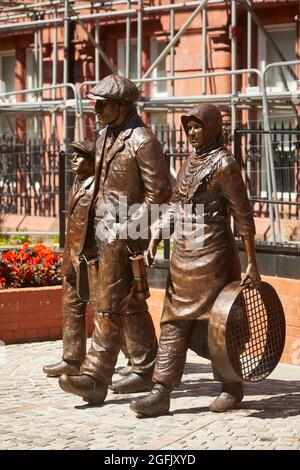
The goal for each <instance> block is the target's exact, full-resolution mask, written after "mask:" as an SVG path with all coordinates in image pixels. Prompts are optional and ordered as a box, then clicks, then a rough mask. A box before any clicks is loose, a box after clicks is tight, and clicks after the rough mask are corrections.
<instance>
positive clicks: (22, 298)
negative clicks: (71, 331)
mask: <svg viewBox="0 0 300 470" xmlns="http://www.w3.org/2000/svg"><path fill="white" fill-rule="evenodd" d="M263 279H264V280H265V281H266V282H269V283H270V284H271V285H272V286H273V287H274V288H275V289H276V291H277V292H278V295H279V296H280V298H281V301H282V303H283V307H284V311H285V314H286V322H287V340H286V346H285V349H284V353H283V355H282V358H281V362H285V363H288V364H294V365H300V280H295V279H283V278H278V277H277V278H276V277H269V276H263ZM150 291H151V297H150V298H149V300H148V304H149V310H150V312H151V315H152V318H153V322H154V325H155V330H156V333H157V336H159V331H160V328H159V320H160V314H161V311H162V305H163V299H164V290H163V289H154V288H152V289H151V290H150ZM61 295H62V291H61V286H55V287H41V288H26V289H3V290H0V339H1V340H3V341H4V342H5V343H6V344H11V343H17V342H24V341H41V340H51V339H58V338H61V335H62V314H61ZM87 318H88V322H87V323H88V328H87V329H88V334H89V335H91V332H92V330H93V312H92V310H91V308H88V315H87Z"/></svg>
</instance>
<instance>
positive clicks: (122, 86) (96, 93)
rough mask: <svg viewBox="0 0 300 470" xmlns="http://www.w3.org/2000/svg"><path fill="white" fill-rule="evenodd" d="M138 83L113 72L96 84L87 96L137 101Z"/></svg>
mask: <svg viewBox="0 0 300 470" xmlns="http://www.w3.org/2000/svg"><path fill="white" fill-rule="evenodd" d="M139 94H140V92H139V90H138V88H137V87H136V85H135V84H134V83H133V82H132V81H131V80H128V78H125V77H122V75H117V74H112V75H108V76H107V77H105V78H103V80H101V81H100V82H99V83H97V85H95V86H94V87H93V88H92V89H91V91H90V93H89V94H88V95H87V97H88V98H89V99H91V100H118V101H123V102H125V103H132V104H133V103H135V102H136V101H137V100H138V97H139Z"/></svg>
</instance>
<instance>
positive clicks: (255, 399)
mask: <svg viewBox="0 0 300 470" xmlns="http://www.w3.org/2000/svg"><path fill="white" fill-rule="evenodd" d="M61 347H62V342H61V341H53V342H44V343H31V344H20V345H11V346H7V347H6V348H5V350H6V361H5V363H4V364H3V365H2V366H0V449H109V450H115V449H121V450H125V449H126V450H129V449H136V450H137V449H150V450H155V449H165V450H167V449H169V450H179V449H180V450H181V449H187V450H188V449H189V450H197V449H300V367H297V366H285V365H280V366H278V368H277V369H276V370H275V372H274V373H273V374H272V375H271V376H270V378H269V379H267V380H264V381H263V382H260V383H258V384H249V385H246V398H245V399H244V401H243V402H242V404H241V408H240V409H238V410H234V411H231V412H228V413H224V414H221V415H219V414H214V413H211V412H210V411H209V410H208V405H209V403H210V402H211V401H212V399H213V397H215V396H216V395H217V394H218V390H219V384H218V383H216V382H214V381H213V379H212V373H211V367H210V365H209V363H208V361H206V360H204V359H203V360H202V359H200V358H199V357H197V356H196V355H195V354H193V353H189V355H188V362H187V366H186V370H185V375H184V377H183V382H182V384H181V387H180V388H179V389H177V390H176V391H175V392H174V393H173V400H172V405H171V413H170V414H169V415H167V416H162V417H158V418H148V419H139V418H136V417H135V415H134V414H133V413H132V412H130V410H129V409H128V405H129V402H130V399H131V397H132V396H133V395H131V396H128V395H113V394H112V393H111V392H109V394H108V397H107V399H106V402H105V404H104V405H103V406H101V407H91V406H89V405H88V404H84V402H83V401H82V400H81V398H79V397H76V396H72V395H69V394H66V393H64V392H63V391H61V390H60V388H59V386H58V383H57V379H53V378H52V379H51V378H47V377H46V376H45V375H44V374H43V372H42V366H43V365H45V364H49V363H51V362H52V361H56V360H58V359H59V357H60V354H61ZM124 362H125V359H124V358H123V356H122V357H121V356H120V361H119V365H122V364H124Z"/></svg>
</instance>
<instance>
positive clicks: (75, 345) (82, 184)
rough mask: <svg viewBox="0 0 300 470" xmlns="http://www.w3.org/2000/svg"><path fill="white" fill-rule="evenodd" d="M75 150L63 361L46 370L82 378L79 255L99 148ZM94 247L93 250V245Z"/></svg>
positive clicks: (76, 146)
mask: <svg viewBox="0 0 300 470" xmlns="http://www.w3.org/2000/svg"><path fill="white" fill-rule="evenodd" d="M71 148H72V154H71V167H72V170H73V171H74V173H75V174H76V177H75V180H74V183H73V186H72V188H71V190H70V195H69V203H68V224H67V236H66V243H65V247H64V261H63V266H62V276H63V286H62V291H63V297H62V311H63V358H62V361H60V362H58V363H57V364H51V365H48V366H45V367H44V368H43V371H44V372H45V373H46V374H47V375H48V376H50V377H59V376H60V375H62V374H67V375H76V374H79V370H80V366H81V364H82V362H83V360H84V358H85V356H86V318H85V315H86V307H87V302H86V301H85V300H83V299H82V298H80V296H79V294H78V292H77V284H78V282H77V276H78V266H79V263H80V259H79V256H78V253H79V252H80V251H81V248H82V245H83V243H84V238H85V233H86V229H87V221H88V211H89V206H90V203H91V201H92V196H93V191H94V180H95V176H94V171H95V145H94V144H93V143H92V142H90V141H82V142H74V143H72V144H71ZM90 246H91V247H92V243H91V244H90ZM94 247H95V244H94ZM91 255H92V254H91ZM94 256H96V254H94ZM81 282H84V283H85V284H87V282H88V281H87V279H85V280H84V279H81Z"/></svg>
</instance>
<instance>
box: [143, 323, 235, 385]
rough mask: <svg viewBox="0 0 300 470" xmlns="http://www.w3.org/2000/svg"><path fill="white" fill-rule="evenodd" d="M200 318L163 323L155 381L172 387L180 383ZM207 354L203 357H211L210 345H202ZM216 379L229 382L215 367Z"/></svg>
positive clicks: (204, 339)
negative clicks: (209, 352) (193, 334)
mask: <svg viewBox="0 0 300 470" xmlns="http://www.w3.org/2000/svg"><path fill="white" fill-rule="evenodd" d="M197 321H198V320H175V321H171V322H166V323H162V324H161V333H160V338H159V345H158V351H157V356H156V361H155V368H154V373H153V377H152V380H153V382H154V383H162V384H165V385H168V386H170V387H178V386H179V385H180V382H181V379H182V375H183V372H184V366H185V363H186V354H187V350H188V348H189V347H190V342H191V337H192V333H193V331H194V329H195V326H196V323H197ZM205 323H207V321H206V320H205V321H204V322H203V324H204V325H203V326H204V327H203V333H202V334H203V338H201V340H202V342H203V343H206V342H207V331H206V330H207V328H206V326H205ZM202 349H203V351H205V354H203V357H206V358H208V359H209V354H208V347H205V346H204V345H203V347H202ZM213 373H214V379H215V380H218V381H219V382H223V383H228V381H227V380H225V379H224V378H223V377H221V375H220V374H219V373H218V372H217V371H216V370H215V369H214V367H213Z"/></svg>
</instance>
